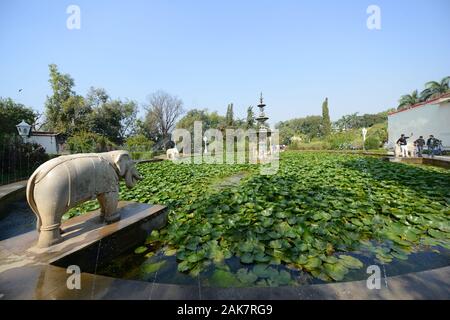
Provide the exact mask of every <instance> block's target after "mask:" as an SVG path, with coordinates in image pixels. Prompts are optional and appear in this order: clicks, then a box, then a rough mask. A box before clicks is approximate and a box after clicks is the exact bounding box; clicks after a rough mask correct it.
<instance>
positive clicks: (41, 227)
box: [27, 150, 141, 248]
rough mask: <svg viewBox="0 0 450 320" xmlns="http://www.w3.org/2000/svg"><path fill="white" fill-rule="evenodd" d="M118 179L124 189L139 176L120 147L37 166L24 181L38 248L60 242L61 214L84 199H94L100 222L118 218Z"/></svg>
mask: <svg viewBox="0 0 450 320" xmlns="http://www.w3.org/2000/svg"><path fill="white" fill-rule="evenodd" d="M120 178H123V179H124V180H125V184H126V186H127V187H128V188H132V187H134V185H135V184H136V182H137V181H138V180H140V179H141V177H140V175H139V173H138V171H137V169H136V167H135V165H134V162H133V161H132V160H131V157H130V155H129V153H128V152H127V151H123V150H119V151H111V152H105V153H81V154H74V155H67V156H60V157H58V158H55V159H52V160H50V161H47V162H45V163H44V164H42V165H41V166H40V167H38V168H37V169H36V171H35V172H34V173H33V174H32V175H31V177H30V179H29V180H28V184H27V200H28V204H29V205H30V207H31V209H32V210H33V212H34V213H35V214H36V217H37V225H36V227H37V230H38V231H39V240H38V247H41V248H46V247H49V246H51V245H53V244H56V243H58V242H60V241H61V240H62V237H61V234H60V225H61V218H62V216H63V215H64V213H65V212H67V211H68V210H69V209H70V208H73V207H75V206H77V205H79V204H81V203H83V202H86V201H88V200H93V199H95V198H97V200H98V201H99V203H100V207H101V220H102V221H105V222H107V223H112V222H115V221H117V220H119V219H120V213H119V212H117V202H118V199H119V179H120Z"/></svg>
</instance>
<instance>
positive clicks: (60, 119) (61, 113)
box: [44, 64, 81, 134]
mask: <svg viewBox="0 0 450 320" xmlns="http://www.w3.org/2000/svg"><path fill="white" fill-rule="evenodd" d="M49 70H50V79H49V82H50V85H51V88H52V91H53V94H52V95H51V96H47V101H46V102H45V109H46V111H45V115H46V123H45V125H44V126H45V128H46V129H48V130H53V131H58V132H61V133H64V134H65V133H68V132H69V131H70V129H71V128H72V123H71V122H72V119H71V116H70V115H67V114H65V110H64V109H66V110H67V109H71V110H74V109H77V108H78V107H79V106H76V105H75V103H80V102H81V100H80V99H79V98H77V99H72V101H70V102H69V103H68V105H64V104H65V103H66V101H67V100H69V98H70V97H73V96H75V92H74V91H73V86H74V85H75V83H74V80H73V79H72V77H71V76H70V75H68V74H62V73H60V72H59V71H58V67H57V66H56V65H55V64H50V65H49ZM75 113H76V112H75V111H74V112H73V114H75Z"/></svg>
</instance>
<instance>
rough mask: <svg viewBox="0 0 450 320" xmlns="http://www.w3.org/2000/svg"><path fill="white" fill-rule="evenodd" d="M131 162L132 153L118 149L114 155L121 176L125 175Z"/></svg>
mask: <svg viewBox="0 0 450 320" xmlns="http://www.w3.org/2000/svg"><path fill="white" fill-rule="evenodd" d="M129 163H130V154H129V153H128V152H127V151H118V152H117V154H116V155H115V156H114V164H115V165H116V167H117V169H118V170H119V176H121V177H123V176H124V175H125V173H126V171H127V167H128V164H129Z"/></svg>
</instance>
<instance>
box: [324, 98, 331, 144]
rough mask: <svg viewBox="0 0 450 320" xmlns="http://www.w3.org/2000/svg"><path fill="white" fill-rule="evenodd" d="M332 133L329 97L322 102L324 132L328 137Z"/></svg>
mask: <svg viewBox="0 0 450 320" xmlns="http://www.w3.org/2000/svg"><path fill="white" fill-rule="evenodd" d="M330 133H331V121H330V113H329V110H328V98H325V101H324V102H323V104H322V134H323V135H324V136H325V137H326V136H329V135H330Z"/></svg>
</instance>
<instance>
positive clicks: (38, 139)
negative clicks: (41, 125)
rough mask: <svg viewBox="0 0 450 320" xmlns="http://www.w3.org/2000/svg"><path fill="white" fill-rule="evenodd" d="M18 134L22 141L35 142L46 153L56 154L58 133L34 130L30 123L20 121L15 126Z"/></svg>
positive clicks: (58, 147)
mask: <svg viewBox="0 0 450 320" xmlns="http://www.w3.org/2000/svg"><path fill="white" fill-rule="evenodd" d="M16 127H17V130H18V131H19V135H20V136H21V137H22V139H23V142H28V143H37V144H39V145H41V146H42V147H43V148H44V149H45V152H46V153H48V154H57V153H59V151H60V142H59V139H58V135H59V133H55V132H47V131H34V130H32V127H31V125H29V124H28V123H26V122H25V121H22V122H21V123H19V124H18V125H17V126H16Z"/></svg>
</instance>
